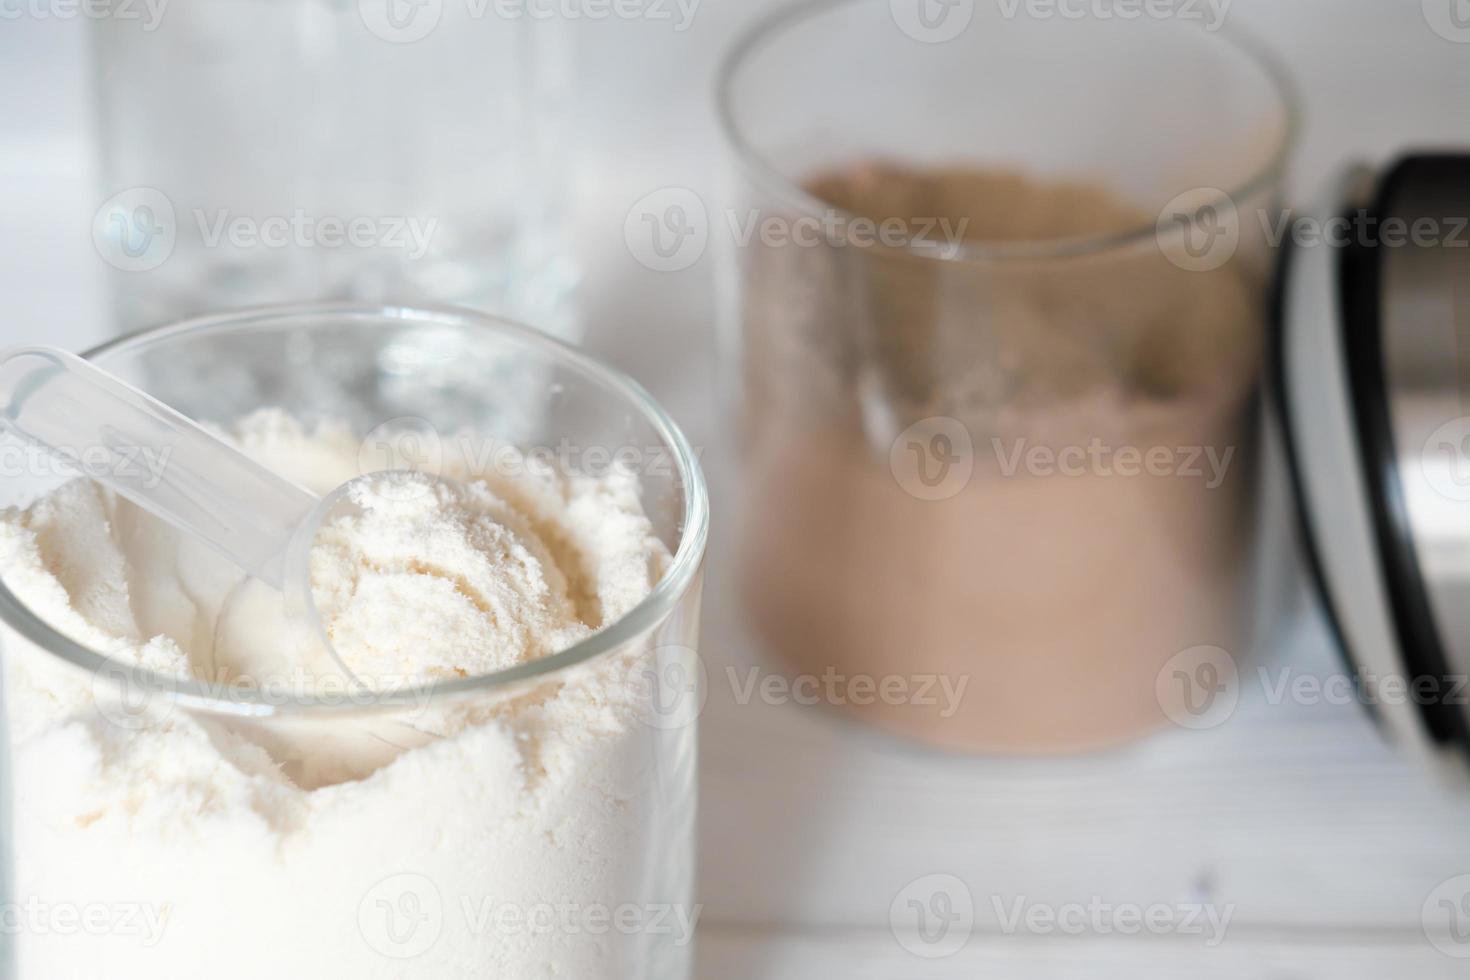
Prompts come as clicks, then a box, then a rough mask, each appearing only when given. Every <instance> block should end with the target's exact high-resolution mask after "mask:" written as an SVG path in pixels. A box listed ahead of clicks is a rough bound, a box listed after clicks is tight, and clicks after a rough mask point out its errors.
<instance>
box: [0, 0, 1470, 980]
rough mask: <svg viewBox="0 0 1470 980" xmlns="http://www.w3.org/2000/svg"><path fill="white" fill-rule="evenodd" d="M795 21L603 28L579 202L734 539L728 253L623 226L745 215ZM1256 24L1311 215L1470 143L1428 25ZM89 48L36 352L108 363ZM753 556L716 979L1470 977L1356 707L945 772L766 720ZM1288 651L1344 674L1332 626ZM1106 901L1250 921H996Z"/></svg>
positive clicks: (1301, 16)
mask: <svg viewBox="0 0 1470 980" xmlns="http://www.w3.org/2000/svg"><path fill="white" fill-rule="evenodd" d="M174 2H187V0H174ZM981 2H985V0H981ZM1428 2H1431V3H1433V2H1436V0H1428ZM1446 2H1450V0H1446ZM764 6H766V4H765V3H753V2H736V0H704V2H703V3H702V4H701V5H700V6H699V8H698V10H697V12H696V16H695V19H694V22H693V26H692V28H691V29H690V30H688V31H687V32H683V33H678V32H675V31H673V30H672V29H671V27H670V25H669V24H667V23H651V22H638V21H632V22H618V21H605V22H600V23H596V24H593V23H584V24H582V25H580V28H579V33H580V35H581V41H582V45H583V47H582V56H581V70H582V72H583V83H582V86H581V91H582V93H583V97H582V100H581V102H580V119H581V124H580V126H579V140H580V143H581V145H580V147H579V149H580V154H579V156H580V160H579V162H580V164H581V165H582V172H583V175H584V176H583V178H582V179H581V181H580V182H579V185H578V186H577V187H576V188H575V189H574V190H573V192H572V193H573V197H574V199H575V201H576V205H577V218H578V228H579V234H580V238H579V246H580V248H581V250H582V252H583V254H584V256H585V257H586V260H587V266H588V279H587V283H586V289H585V295H584V303H585V305H586V308H587V310H588V311H589V315H588V320H589V338H588V343H589V345H590V346H591V347H593V348H594V349H595V350H597V351H598V352H599V353H602V354H604V355H605V356H607V357H608V358H609V359H611V360H613V361H615V362H617V363H618V364H619V365H620V366H622V367H624V368H626V369H628V370H630V371H631V372H633V373H634V374H636V375H638V376H639V377H640V378H642V379H643V380H644V381H645V382H646V383H648V384H649V385H650V387H652V388H653V390H654V391H655V393H656V394H657V395H659V396H660V397H661V398H663V399H664V400H665V401H666V402H667V403H669V404H670V406H671V407H672V408H673V409H674V411H675V414H676V415H678V416H680V417H681V418H683V419H684V420H685V421H686V423H687V425H688V427H689V428H690V429H691V432H692V435H693V438H694V440H695V441H696V442H697V443H701V444H705V445H710V446H712V447H713V452H714V456H713V457H712V475H713V477H714V480H715V486H714V493H715V506H716V517H717V521H718V517H719V515H720V514H721V513H722V511H723V510H725V504H726V503H727V502H728V501H727V500H724V499H722V495H724V494H726V493H728V491H727V489H726V487H727V486H728V484H727V482H726V481H725V480H724V479H723V474H724V473H725V472H727V471H728V466H727V465H726V464H725V461H724V457H723V456H722V455H721V454H720V453H719V449H718V442H719V440H718V434H719V432H720V431H721V426H720V424H719V420H718V413H717V412H716V411H715V410H714V401H713V395H712V390H713V388H714V382H715V378H716V376H717V363H716V357H715V355H714V347H713V344H712V334H713V324H714V321H715V318H716V309H715V301H714V299H713V293H712V289H711V279H712V276H713V273H714V269H713V268H712V266H713V256H710V255H707V256H705V258H704V259H702V260H701V261H700V262H699V263H697V264H696V265H695V266H694V267H693V268H691V269H689V270H687V271H685V272H681V273H668V274H659V273H654V272H650V271H648V270H646V269H644V268H643V267H641V266H640V265H638V264H637V263H636V262H635V261H634V260H633V258H632V257H631V256H630V255H629V253H628V251H627V249H626V247H625V245H624V242H623V221H624V218H625V217H626V216H627V213H628V209H629V207H630V206H631V205H632V204H633V203H634V202H635V201H636V200H638V199H639V198H640V197H642V196H643V195H645V194H647V193H649V192H651V191H654V190H657V189H659V188H663V187H668V186H683V187H689V188H693V189H695V190H696V191H698V192H699V193H701V194H702V195H705V196H706V197H707V199H709V200H718V199H719V187H720V182H719V174H720V167H721V163H722V151H721V148H720V144H719V140H718V134H717V132H716V130H715V127H714V125H713V122H712V119H711V116H710V113H709V111H708V109H709V91H710V78H711V76H712V73H713V69H714V63H715V59H716V56H717V52H718V51H719V50H720V48H721V47H722V46H723V45H724V44H725V43H726V42H727V40H728V39H729V37H730V35H731V33H732V31H733V30H734V28H735V27H736V26H737V25H738V24H740V23H742V22H744V21H745V20H746V19H748V18H750V17H753V16H755V15H756V14H757V12H758V10H759V9H761V8H763V7H764ZM6 9H10V10H14V9H18V8H15V7H7V8H6ZM1467 13H1470V11H1467ZM1230 16H1231V17H1232V18H1238V19H1239V22H1240V23H1241V24H1243V25H1245V26H1249V27H1251V28H1253V29H1254V30H1255V31H1256V32H1257V33H1260V34H1263V35H1265V36H1267V37H1269V38H1270V39H1271V40H1272V42H1273V43H1274V44H1275V46H1276V47H1277V48H1278V50H1279V51H1280V52H1281V53H1282V54H1283V55H1284V56H1285V58H1286V60H1287V61H1288V63H1289V64H1290V66H1291V67H1292V69H1293V70H1294V72H1295V74H1296V76H1297V78H1298V80H1299V83H1300V86H1301V89H1302V91H1303V93H1304V96H1305V99H1306V108H1307V112H1308V128H1307V132H1306V134H1305V140H1304V143H1303V145H1302V148H1301V154H1300V156H1299V158H1298V164H1297V166H1296V168H1295V179H1294V185H1295V189H1296V191H1297V193H1298V197H1299V198H1301V197H1305V196H1310V195H1311V193H1312V192H1313V191H1314V190H1315V189H1317V188H1320V187H1321V186H1322V185H1323V183H1324V181H1325V179H1326V178H1327V176H1328V175H1329V174H1330V173H1331V172H1332V171H1333V170H1334V169H1335V168H1336V167H1337V166H1338V165H1339V164H1341V163H1342V162H1344V161H1346V160H1349V159H1353V158H1359V157H1364V158H1370V159H1378V158H1382V157H1384V156H1385V155H1387V154H1388V153H1389V152H1391V151H1392V150H1394V149H1397V148H1401V147H1403V146H1406V145H1426V144H1445V143H1454V142H1462V143H1463V142H1470V97H1467V96H1470V44H1455V43H1451V42H1449V41H1447V40H1445V39H1443V38H1441V37H1439V36H1437V35H1436V34H1435V33H1433V32H1432V31H1431V30H1430V29H1429V28H1428V26H1427V23H1426V20H1425V19H1424V16H1423V12H1422V10H1421V5H1420V2H1419V0H1355V2H1345V0H1236V3H1235V4H1234V5H1233V7H1232V8H1231V11H1230ZM83 40H84V38H83V32H82V31H81V29H80V24H79V23H77V22H75V21H73V22H57V21H55V20H38V19H36V18H34V17H31V16H28V15H27V16H21V17H19V18H14V17H11V18H7V19H4V20H0V72H3V76H0V91H3V92H4V93H6V94H5V98H4V105H5V110H4V112H3V113H0V228H3V237H0V289H3V293H0V294H3V296H4V298H5V310H6V315H5V318H4V322H3V326H0V340H3V341H4V342H5V343H12V342H17V341H37V340H44V341H48V342H53V343H60V344H64V345H68V346H78V347H79V346H83V345H85V344H86V343H88V342H90V341H93V340H96V339H99V338H100V337H102V336H104V335H105V333H106V331H107V330H108V325H107V319H106V315H105V314H106V310H107V299H106V297H105V295H103V293H102V292H101V289H100V285H101V272H102V266H101V262H100V260H99V259H98V257H97V255H96V253H95V252H94V251H93V249H92V246H91V241H90V219H91V215H92V211H93V209H94V208H95V207H96V205H97V204H98V203H100V200H101V198H102V197H103V196H104V195H101V194H100V193H98V190H97V188H95V187H94V186H93V182H92V179H91V176H90V173H89V167H90V150H89V147H88V133H87V115H86V97H85V96H86V76H85V63H84V53H85V51H84V44H83ZM1161 84H1166V81H1165V80H1161ZM724 543H725V542H723V541H721V540H718V539H717V541H716V544H715V547H714V550H713V553H712V565H711V574H710V581H709V586H708V587H709V598H708V604H707V605H708V620H709V625H708V628H707V630H706V639H705V643H704V653H705V656H706V659H707V660H708V662H709V666H710V671H711V676H712V694H711V701H710V705H709V708H708V709H707V712H706V715H705V727H704V773H703V780H704V791H703V798H702V808H703V809H702V814H703V815H702V822H703V831H702V853H701V862H702V869H701V897H702V900H703V902H704V905H705V909H704V918H703V927H702V929H701V940H700V942H701V949H700V962H701V968H700V975H701V976H702V977H707V978H716V977H730V978H737V977H738V978H762V977H772V978H783V980H784V978H791V980H797V978H802V980H805V978H812V977H854V978H857V977H861V978H867V977H872V978H879V977H882V978H931V977H932V978H936V980H938V978H949V977H955V978H959V977H976V976H985V977H997V978H1006V977H1018V978H1019V977H1052V978H1069V977H1104V976H1109V977H1110V976H1118V977H1133V978H1138V977H1179V976H1186V975H1187V976H1194V977H1221V978H1224V977H1230V978H1235V980H1239V978H1251V980H1254V978H1259V980H1306V978H1323V980H1326V978H1329V977H1331V978H1357V977H1362V978H1369V977H1374V978H1378V977H1384V976H1395V975H1397V976H1403V977H1414V978H1437V977H1444V978H1450V977H1464V976H1467V975H1470V960H1453V959H1450V958H1448V957H1445V956H1443V955H1441V954H1440V953H1438V952H1436V951H1435V950H1434V949H1433V948H1432V947H1431V946H1430V945H1429V944H1428V943H1427V942H1426V940H1425V937H1424V934H1423V930H1422V926H1421V909H1422V907H1423V906H1424V903H1425V901H1426V899H1427V898H1428V897H1429V896H1430V893H1431V891H1432V890H1433V889H1434V888H1435V887H1436V885H1438V884H1439V883H1440V882H1442V881H1444V880H1446V879H1449V878H1452V877H1453V876H1456V875H1460V874H1465V873H1470V798H1467V797H1465V796H1458V795H1455V794H1454V793H1452V792H1451V791H1449V790H1447V789H1444V788H1441V787H1439V786H1437V785H1435V784H1434V783H1433V782H1432V781H1431V780H1430V779H1429V778H1428V777H1426V776H1425V775H1424V774H1422V773H1420V772H1417V771H1415V770H1413V769H1411V768H1409V767H1407V766H1405V765H1404V764H1403V763H1402V762H1401V761H1400V760H1398V759H1397V758H1396V757H1395V756H1394V754H1393V753H1392V752H1391V751H1390V750H1389V749H1388V748H1387V747H1385V746H1384V745H1382V744H1381V742H1380V740H1379V739H1378V738H1377V736H1376V734H1375V733H1374V731H1373V730H1372V728H1371V726H1370V725H1369V724H1368V722H1367V721H1366V719H1365V718H1363V717H1362V716H1361V715H1360V713H1359V712H1358V711H1357V710H1356V709H1354V708H1350V707H1333V706H1317V707H1303V706H1295V707H1292V706H1271V705H1267V704H1265V703H1264V699H1262V698H1261V697H1259V692H1257V696H1256V697H1254V698H1250V697H1248V698H1247V700H1246V701H1245V703H1243V704H1242V706H1241V708H1240V709H1239V710H1238V712H1237V713H1236V715H1235V717H1234V718H1233V719H1232V720H1231V721H1230V723H1229V724H1226V725H1224V726H1223V727H1221V728H1219V729H1216V730H1214V731H1210V732H1203V733H1189V732H1177V733H1172V734H1164V735H1160V736H1158V737H1155V738H1153V739H1150V740H1148V741H1145V742H1143V743H1140V744H1138V745H1136V746H1134V747H1132V748H1131V749H1129V750H1126V751H1123V752H1120V753H1116V754H1113V755H1110V756H1108V757H1105V758H1097V759H1088V760H1069V761H1056V762H1045V763H1008V762H999V761H985V760H969V759H962V758H954V757H944V756H939V755H935V754H932V753H927V752H924V751H921V750H918V749H915V748H913V747H910V746H906V745H903V744H900V743H897V742H892V741H889V740H887V739H884V738H882V737H879V736H876V735H872V734H869V733H867V732H864V731H861V730H859V729H856V728H853V727H850V726H849V725H847V724H846V723H845V722H842V721H841V720H838V719H835V718H833V717H831V716H829V715H827V714H824V713H816V712H812V711H810V710H804V709H800V708H796V707H790V706H786V707H776V706H765V705H760V704H759V703H754V702H753V703H751V704H746V705H740V704H737V703H736V702H735V699H734V697H733V696H732V694H731V690H730V684H729V683H728V681H727V680H725V678H726V676H727V675H726V673H725V668H726V667H727V666H736V667H740V668H742V669H743V665H744V664H747V663H751V662H754V651H752V650H751V649H749V646H748V644H747V643H746V642H745V641H744V640H743V638H742V634H741V631H740V629H739V623H738V616H737V615H736V612H735V611H734V610H733V609H732V608H730V606H729V604H728V602H727V601H726V599H725V589H724V584H725V579H726V576H725V575H724V574H723V568H722V557H723V554H724V551H725V550H726V549H725V548H724V546H723V545H724ZM1276 656H1277V657H1278V658H1279V659H1280V660H1281V661H1283V662H1290V663H1291V664H1293V665H1294V666H1295V667H1296V668H1297V669H1299V670H1303V671H1307V672H1315V673H1321V674H1326V673H1329V672H1331V671H1333V670H1335V669H1336V667H1335V661H1334V659H1333V654H1332V653H1331V651H1330V650H1328V649H1327V647H1326V641H1325V639H1323V637H1322V634H1321V632H1320V629H1319V628H1318V626H1317V624H1316V623H1315V622H1314V621H1313V620H1312V619H1311V618H1310V617H1307V618H1304V619H1302V620H1301V621H1300V622H1298V623H1296V624H1295V625H1293V626H1291V627H1289V628H1288V629H1287V636H1286V638H1285V639H1283V641H1282V642H1281V643H1280V644H1279V648H1278V651H1277V653H1276ZM935 873H943V874H949V875H954V876H956V877H958V878H960V879H962V880H963V881H964V882H965V883H966V885H967V887H968V888H969V890H970V891H971V892H972V894H973V895H974V898H975V902H976V907H977V925H976V931H975V934H974V935H973V936H972V937H971V939H970V940H969V942H968V944H967V945H966V946H965V948H964V949H963V950H962V951H961V952H960V953H958V954H957V955H955V956H954V957H952V958H949V959H944V960H933V961H930V960H924V959H920V958H917V957H915V956H913V955H912V954H910V953H909V952H907V951H906V950H905V949H904V947H903V945H901V944H900V943H899V942H898V941H897V940H896V939H895V936H894V934H893V932H892V931H891V929H890V923H889V911H890V904H891V903H892V902H893V901H894V900H895V899H896V898H897V897H898V896H899V894H900V892H901V891H902V890H903V889H904V888H905V886H907V885H908V884H909V883H910V882H911V881H913V880H914V879H917V878H920V877H921V876H924V875H929V874H935ZM1094 898H1098V899H1101V900H1103V901H1106V902H1110V903H1115V904H1116V903H1125V902H1134V903H1139V904H1142V905H1147V904H1150V903H1153V902H1164V903H1169V904H1177V903H1187V902H1202V901H1208V902H1211V903H1214V904H1216V905H1218V906H1220V907H1230V908H1232V909H1233V912H1234V919H1233V922H1232V924H1231V926H1230V931H1229V938H1228V939H1227V941H1226V942H1225V943H1224V944H1223V945H1221V946H1220V947H1219V948H1215V949H1204V948H1203V943H1202V942H1201V941H1200V940H1199V939H1198V938H1191V937H1187V936H1170V937H1152V936H1150V937H1121V936H1116V935H1112V936H1100V935H1092V936H1085V937H1059V936H1041V935H1034V934H1032V935H1025V934H1016V935H1003V934H1002V933H1001V932H1000V930H999V928H998V923H997V918H996V914H995V906H994V903H995V902H996V901H999V902H1000V903H1001V905H1002V906H1003V907H1009V906H1010V905H1012V904H1013V903H1014V902H1015V901H1016V900H1017V899H1024V900H1026V901H1027V902H1030V903H1042V904H1047V905H1052V906H1056V905H1060V904H1063V903H1067V902H1082V903H1086V902H1088V901H1090V900H1092V899H1094Z"/></svg>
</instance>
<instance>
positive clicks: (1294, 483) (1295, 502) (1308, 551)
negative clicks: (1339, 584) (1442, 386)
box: [1266, 222, 1378, 719]
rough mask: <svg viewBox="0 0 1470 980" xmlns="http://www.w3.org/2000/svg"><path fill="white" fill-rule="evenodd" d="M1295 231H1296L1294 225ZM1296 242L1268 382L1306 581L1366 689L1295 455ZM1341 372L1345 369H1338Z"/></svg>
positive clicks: (1275, 308) (1275, 320) (1287, 242)
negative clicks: (1291, 364)
mask: <svg viewBox="0 0 1470 980" xmlns="http://www.w3.org/2000/svg"><path fill="white" fill-rule="evenodd" d="M1292 227H1293V228H1294V227H1295V222H1293V225H1292ZM1292 242H1293V238H1292V236H1291V235H1288V236H1287V237H1286V238H1285V239H1284V240H1283V241H1282V244H1281V257H1280V259H1279V260H1278V261H1277V263H1276V282H1275V288H1274V292H1273V295H1272V298H1271V342H1270V345H1269V347H1268V348H1267V353H1266V384H1267V389H1268V390H1269V391H1270V393H1271V401H1272V402H1274V403H1275V406H1274V407H1275V410H1276V418H1277V421H1278V423H1279V424H1278V426H1277V429H1278V431H1279V432H1280V433H1281V445H1282V448H1283V450H1284V453H1283V455H1285V457H1286V472H1287V478H1288V482H1289V483H1290V485H1291V497H1292V509H1293V512H1294V513H1295V515H1296V522H1295V523H1296V530H1297V543H1298V545H1299V550H1300V553H1301V555H1302V560H1303V563H1304V564H1305V566H1306V575H1307V582H1308V584H1309V585H1310V586H1311V588H1312V591H1314V592H1315V593H1316V594H1317V599H1318V601H1319V602H1320V603H1321V606H1322V613H1323V618H1324V619H1326V621H1327V631H1328V633H1329V635H1330V637H1331V639H1332V641H1333V642H1334V644H1335V646H1334V649H1336V650H1337V652H1338V656H1340V657H1341V658H1342V661H1343V664H1344V665H1345V666H1346V667H1347V669H1348V671H1349V672H1350V673H1351V674H1352V676H1353V678H1354V681H1355V686H1354V689H1355V690H1357V691H1360V692H1361V691H1362V676H1361V675H1360V674H1359V672H1358V663H1359V660H1358V657H1357V656H1356V655H1354V653H1353V650H1352V646H1351V644H1350V643H1349V641H1348V634H1347V630H1346V629H1345V628H1344V627H1343V619H1342V614H1341V612H1339V611H1338V606H1337V601H1336V600H1335V599H1334V598H1333V597H1332V590H1331V589H1330V588H1328V584H1327V572H1326V566H1325V562H1324V561H1323V559H1322V545H1321V542H1320V541H1319V540H1318V535H1317V532H1316V530H1315V528H1314V527H1313V525H1312V522H1311V519H1310V514H1309V513H1308V511H1309V504H1308V503H1307V487H1306V479H1305V477H1304V475H1303V474H1302V464H1301V458H1300V456H1298V455H1297V451H1298V446H1299V445H1300V440H1299V438H1298V437H1299V436H1300V435H1301V433H1298V432H1297V429H1296V423H1295V421H1294V419H1293V417H1292V413H1291V401H1290V399H1288V398H1287V391H1288V389H1287V385H1288V384H1289V383H1290V381H1289V379H1288V378H1287V369H1286V362H1287V355H1286V344H1287V337H1288V331H1289V330H1291V329H1292V325H1291V324H1290V323H1288V322H1287V295H1288V293H1287V290H1288V284H1289V283H1290V282H1291V274H1292V267H1293V265H1294V263H1295V260H1296V249H1295V247H1294V246H1293V244H1292ZM1339 275H1340V270H1339V269H1337V268H1335V267H1334V269H1333V281H1334V282H1336V281H1337V279H1338V277H1339ZM1335 369H1336V370H1342V369H1343V367H1342V366H1341V365H1339V366H1337V367H1336V368H1335ZM1358 700H1359V703H1361V704H1362V705H1363V707H1364V708H1365V709H1367V711H1368V714H1369V715H1371V716H1374V717H1375V719H1376V716H1377V714H1378V711H1377V709H1376V708H1375V707H1374V706H1373V705H1372V704H1371V703H1369V702H1368V701H1367V700H1366V699H1364V698H1362V697H1359V698H1358Z"/></svg>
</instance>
